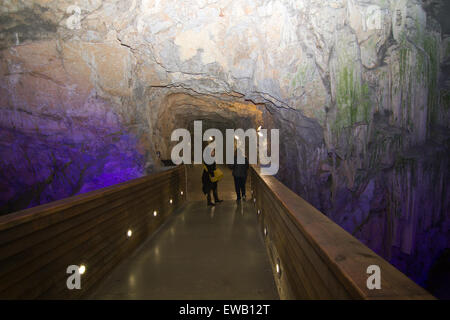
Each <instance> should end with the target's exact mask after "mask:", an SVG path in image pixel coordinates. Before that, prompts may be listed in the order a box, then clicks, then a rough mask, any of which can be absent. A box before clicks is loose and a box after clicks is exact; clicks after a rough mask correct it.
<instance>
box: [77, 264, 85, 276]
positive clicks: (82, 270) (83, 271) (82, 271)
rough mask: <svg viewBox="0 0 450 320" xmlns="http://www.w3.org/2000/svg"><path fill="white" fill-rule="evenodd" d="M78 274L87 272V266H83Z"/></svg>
mask: <svg viewBox="0 0 450 320" xmlns="http://www.w3.org/2000/svg"><path fill="white" fill-rule="evenodd" d="M78 272H79V273H80V274H84V273H85V272H86V266H85V265H84V264H82V265H81V266H80V267H79V268H78Z"/></svg>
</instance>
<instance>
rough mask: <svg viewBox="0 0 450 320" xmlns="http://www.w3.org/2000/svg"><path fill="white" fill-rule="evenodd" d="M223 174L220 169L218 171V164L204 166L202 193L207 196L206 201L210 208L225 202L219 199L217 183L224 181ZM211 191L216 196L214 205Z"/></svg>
mask: <svg viewBox="0 0 450 320" xmlns="http://www.w3.org/2000/svg"><path fill="white" fill-rule="evenodd" d="M222 177H223V173H222V171H221V170H220V169H217V167H216V162H213V163H212V164H203V174H202V184H203V188H202V191H203V193H204V194H205V195H206V201H207V205H208V206H214V205H216V204H217V203H220V202H222V201H223V200H220V199H219V196H218V194H217V182H218V181H219V180H220V179H222ZM211 191H212V193H213V196H214V203H213V202H211Z"/></svg>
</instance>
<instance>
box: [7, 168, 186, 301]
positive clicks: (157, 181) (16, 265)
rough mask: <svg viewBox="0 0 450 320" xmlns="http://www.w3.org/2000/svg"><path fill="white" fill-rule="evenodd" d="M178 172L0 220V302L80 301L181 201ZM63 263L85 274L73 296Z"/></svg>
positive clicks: (183, 187)
mask: <svg viewBox="0 0 450 320" xmlns="http://www.w3.org/2000/svg"><path fill="white" fill-rule="evenodd" d="M185 174H186V172H185V167H184V166H179V167H176V168H173V169H169V170H167V171H164V172H161V173H157V174H154V175H150V176H146V177H143V178H139V179H135V180H132V181H128V182H125V183H121V184H118V185H115V186H112V187H108V188H104V189H101V190H96V191H93V192H89V193H86V194H82V195H78V196H74V197H71V198H67V199H63V200H60V201H55V202H52V203H49V204H45V205H41V206H38V207H34V208H31V209H27V210H23V211H20V212H17V213H13V214H9V215H6V216H3V217H0V299H53V298H58V299H61V298H65V299H70V298H80V297H83V296H86V294H87V293H88V292H90V290H91V289H92V288H93V287H94V286H95V285H96V284H97V283H98V282H99V280H100V279H102V278H103V277H104V276H105V275H107V274H108V273H109V272H110V271H111V270H112V269H113V268H114V267H115V266H116V265H117V263H119V262H120V261H121V260H122V259H123V258H125V257H126V256H127V255H128V254H130V253H131V252H132V251H133V249H134V248H136V247H137V246H138V245H139V244H140V243H142V241H144V240H145V239H147V238H148V237H149V236H150V235H152V234H153V233H154V232H155V230H156V229H157V228H158V227H159V226H160V225H161V224H162V223H163V222H164V221H165V220H166V219H167V217H169V215H170V214H171V213H172V212H173V211H174V210H175V209H176V208H177V207H178V206H179V205H181V204H182V203H183V202H184V201H185V200H186V177H185ZM182 191H183V193H182ZM170 202H171V203H170ZM155 211H156V212H157V213H156V215H155V214H154V212H155ZM128 230H131V237H130V236H129V234H128ZM70 265H78V266H80V265H84V266H85V268H86V271H85V273H84V274H83V275H82V276H81V289H80V290H77V289H73V290H69V289H68V288H67V285H66V280H67V279H68V277H69V276H70V274H67V273H66V271H67V268H68V266H70Z"/></svg>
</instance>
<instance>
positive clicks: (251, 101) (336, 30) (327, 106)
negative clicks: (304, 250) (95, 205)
mask: <svg viewBox="0 0 450 320" xmlns="http://www.w3.org/2000/svg"><path fill="white" fill-rule="evenodd" d="M73 5H75V6H76V7H77V8H79V11H77V10H75V9H73V8H70V6H73ZM68 9H70V10H68ZM448 9H449V8H448V5H447V4H446V2H445V1H418V0H417V1H416V0H399V1H394V0H390V1H389V0H366V1H359V0H330V1H319V0H301V1H300V0H297V1H294V0H261V1H247V0H244V1H242V0H240V1H237V0H201V1H193V0H192V1H175V0H167V1H159V0H132V1H129V0H106V1H101V0H70V1H69V0H60V1H57V0H33V1H21V0H8V1H4V2H3V4H2V7H1V8H0V50H1V52H0V72H1V74H2V76H1V78H0V113H1V116H0V130H1V135H0V158H1V159H2V160H1V165H2V169H1V173H0V190H1V199H0V206H1V210H2V212H3V213H6V212H11V211H14V210H17V209H20V208H22V207H26V206H30V205H36V204H39V203H44V202H48V201H51V200H54V199H57V198H62V197H66V196H68V195H71V194H76V193H79V192H85V191H88V190H92V189H95V188H99V187H102V186H105V185H109V184H113V183H117V182H120V181H124V180H127V179H131V178H134V177H138V176H140V175H143V174H146V173H149V172H153V171H155V170H158V167H159V166H160V165H161V163H160V161H159V158H160V157H161V155H160V153H161V152H162V156H163V157H167V154H168V152H169V149H170V147H169V142H168V141H166V138H165V137H166V136H167V134H168V133H169V131H170V129H171V128H176V127H177V126H183V125H185V124H186V123H187V122H186V121H185V120H180V119H183V117H184V119H187V118H189V116H190V118H189V119H191V120H192V119H194V118H196V117H199V118H201V117H206V116H208V117H209V118H210V119H212V120H214V119H215V120H214V121H216V122H217V121H219V120H220V119H222V120H223V118H226V117H227V116H226V114H227V110H228V111H229V113H228V116H230V114H232V115H233V117H231V118H235V119H244V118H245V119H251V120H250V122H245V121H240V120H236V125H248V124H249V123H252V122H254V123H255V124H256V123H259V122H260V121H263V123H264V127H266V128H269V129H270V128H277V129H280V130H281V131H280V138H281V145H280V160H281V164H280V171H279V173H278V176H277V177H278V178H279V179H280V180H281V181H283V182H284V183H286V184H287V185H288V186H289V187H290V188H292V189H293V190H294V191H296V192H297V193H298V194H300V195H301V196H303V197H304V198H305V199H307V200H308V201H310V202H311V203H312V204H313V205H314V206H316V207H317V208H319V209H320V210H321V211H322V212H324V213H325V214H326V215H327V216H329V217H330V218H331V219H333V220H334V221H335V222H337V223H338V224H339V225H341V226H342V227H343V228H345V229H346V230H347V231H349V232H350V233H352V234H353V235H355V236H356V237H357V238H358V239H360V240H361V241H362V242H364V243H366V244H367V245H368V246H369V247H370V248H372V249H374V250H375V251H376V252H377V253H379V254H381V255H382V256H383V257H385V258H386V259H388V260H390V261H391V262H393V263H394V265H396V266H397V267H399V268H400V269H401V270H402V271H404V272H405V273H407V274H408V275H409V276H411V277H412V278H413V279H415V280H416V281H418V282H419V283H420V284H422V285H425V282H426V280H427V277H428V276H427V273H428V270H430V268H431V266H432V264H433V262H434V261H435V260H437V258H438V257H439V256H440V255H441V254H442V252H443V250H444V249H445V248H449V245H450V243H449V242H450V235H449V229H450V228H449V224H450V217H449V199H450V191H449V187H448V181H449V180H450V179H449V174H448V172H449V164H448V154H449V106H450V80H449V78H448V76H449V75H450V32H449V29H448V22H447V21H446V15H445V14H442V12H446V11H445V10H448ZM196 107H197V108H196ZM250 109H251V110H254V112H253V113H251V112H250V113H249V111H248V110H250ZM246 110H247V111H246ZM255 110H258V111H255ZM260 114H261V115H260ZM188 115H189V116H188ZM261 119H262V120H261ZM228 120H230V119H228ZM228 120H227V121H228ZM227 123H229V122H227Z"/></svg>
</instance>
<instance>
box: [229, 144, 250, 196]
mask: <svg viewBox="0 0 450 320" xmlns="http://www.w3.org/2000/svg"><path fill="white" fill-rule="evenodd" d="M238 152H241V151H236V152H235V153H234V164H233V165H232V166H231V169H232V170H233V178H234V188H235V190H236V200H237V201H240V200H241V196H242V199H244V201H245V183H246V181H247V171H248V168H249V163H248V159H247V157H246V156H245V155H243V157H244V159H245V163H243V164H238V163H237V158H238V157H237V155H238V154H237V153H238Z"/></svg>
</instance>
